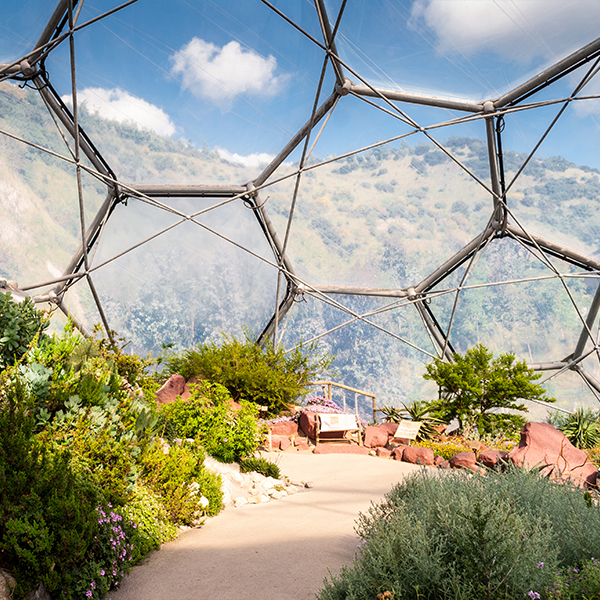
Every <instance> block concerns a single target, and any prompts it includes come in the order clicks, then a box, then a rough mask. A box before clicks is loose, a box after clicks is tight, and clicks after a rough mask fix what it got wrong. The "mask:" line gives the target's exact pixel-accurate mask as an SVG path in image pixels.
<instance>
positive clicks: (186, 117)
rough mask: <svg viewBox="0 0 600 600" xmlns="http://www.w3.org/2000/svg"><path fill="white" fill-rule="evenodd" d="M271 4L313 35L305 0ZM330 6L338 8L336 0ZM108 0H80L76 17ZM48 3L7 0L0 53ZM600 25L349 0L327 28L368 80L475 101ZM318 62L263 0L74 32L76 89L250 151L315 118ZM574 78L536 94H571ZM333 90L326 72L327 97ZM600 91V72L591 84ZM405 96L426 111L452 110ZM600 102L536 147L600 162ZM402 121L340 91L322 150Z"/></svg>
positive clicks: (549, 15) (152, 0)
mask: <svg viewBox="0 0 600 600" xmlns="http://www.w3.org/2000/svg"><path fill="white" fill-rule="evenodd" d="M275 4H276V5H277V6H278V7H279V8H280V9H281V10H282V11H284V12H285V13H286V14H287V15H288V16H289V17H291V18H292V19H293V20H294V21H295V22H297V23H298V24H299V25H300V26H301V27H303V28H304V29H306V31H308V33H310V34H311V35H313V36H315V37H316V38H320V29H319V25H318V20H317V18H316V13H315V9H314V5H313V3H312V2H310V1H309V0H292V1H290V0H287V1H283V0H279V1H277V2H275ZM326 4H327V7H328V10H329V13H330V18H331V20H332V21H334V20H335V18H336V16H337V11H338V10H339V7H340V5H341V1H340V0H328V1H327V3H326ZM118 5H119V2H117V1H114V0H90V1H87V0H86V1H85V2H84V4H83V8H82V11H81V15H80V20H79V22H80V23H82V22H84V21H86V20H88V19H90V18H92V17H94V16H96V15H98V14H101V13H102V12H104V11H107V10H110V9H112V8H114V7H116V6H118ZM53 7H54V3H53V2H52V1H51V0H29V1H25V2H23V1H17V0H5V1H4V2H3V3H2V14H3V19H2V25H0V61H11V60H15V59H17V58H18V57H19V56H20V55H21V54H25V53H26V52H27V51H29V50H30V49H31V48H32V46H33V44H34V43H35V41H36V40H37V38H38V36H39V34H40V32H41V31H42V29H43V27H44V25H45V23H46V21H47V18H48V17H49V15H50V14H51V12H52V10H53ZM599 24H600V2H597V1H596V0H586V1H563V0H550V1H548V0H514V1H513V0H496V1H494V0H465V1H462V0H417V1H415V2H412V1H387V0H369V1H368V2H367V1H366V0H349V1H348V3H347V7H346V10H345V13H344V15H343V17H342V20H341V24H340V29H339V34H338V39H337V41H338V50H339V52H340V56H341V58H342V59H343V60H344V61H345V62H346V63H347V64H348V65H349V66H350V67H352V68H353V69H354V70H355V71H356V72H357V74H358V75H360V76H361V77H362V78H364V79H366V80H367V81H369V82H370V83H372V84H375V85H382V86H384V87H388V88H399V89H403V90H406V91H415V92H423V93H434V94H436V95H440V96H451V97H462V98H469V99H473V100H477V101H479V100H482V99H486V98H494V97H497V96H498V95H499V94H501V93H503V92H504V91H506V90H508V89H510V88H512V87H514V86H516V85H518V84H519V83H521V82H523V81H525V80H526V79H527V78H528V77H530V76H531V75H532V74H534V73H535V72H536V71H538V70H539V69H542V68H544V67H545V66H548V65H549V64H552V63H553V62H555V61H556V60H559V59H560V58H562V57H564V56H565V55H567V54H568V53H570V52H571V51H573V50H575V49H577V48H578V47H579V46H582V45H584V44H586V43H588V42H590V41H592V40H593V39H595V37H597V36H598V33H599V32H600V28H599V27H598V25H599ZM68 50H69V49H68V44H67V43H64V44H63V45H62V46H61V47H60V48H59V49H57V50H56V51H54V53H53V54H52V55H51V56H50V58H49V60H48V63H47V69H48V71H49V73H50V77H51V80H52V81H53V83H54V85H55V87H56V88H57V89H58V91H59V92H60V93H61V94H63V95H65V96H67V95H68V94H69V93H70V79H69V77H70V73H69V61H68ZM322 64H323V53H322V51H321V50H320V49H319V48H318V47H317V46H316V45H315V44H314V43H313V42H311V41H310V40H309V39H307V38H306V37H305V36H303V35H302V34H301V33H299V32H298V31H296V30H295V29H294V28H293V27H291V26H290V25H289V24H287V23H285V22H284V21H283V20H282V19H281V18H280V17H279V16H278V15H276V14H275V13H274V12H273V11H272V10H270V9H269V8H268V7H267V6H265V5H264V4H262V3H261V2H260V1H258V0H207V1H198V0H189V1H186V0H169V1H168V2H167V1H165V0H163V1H159V0H139V2H137V3H136V4H134V5H132V6H130V7H127V8H125V9H123V10H122V11H121V12H119V13H117V14H115V15H113V16H111V17H109V18H107V19H105V20H104V21H102V22H100V23H97V24H95V25H92V26H91V27H89V28H86V29H84V30H82V31H80V32H79V33H78V34H77V35H76V66H77V80H78V90H79V91H78V93H79V99H80V101H85V102H87V104H88V107H89V108H90V109H92V110H94V111H97V112H98V113H99V114H100V115H101V116H104V117H106V118H110V119H118V120H131V121H133V122H134V123H136V124H137V125H138V126H139V127H147V128H150V129H153V130H155V131H156V132H158V133H159V134H161V135H166V136H174V137H183V138H185V139H189V140H190V141H191V142H192V143H193V144H194V145H196V146H198V147H202V146H203V145H205V144H206V145H208V146H209V147H211V148H219V149H220V151H221V152H222V153H223V154H224V155H225V156H231V155H232V154H234V155H237V156H238V158H239V160H240V161H245V162H249V163H252V162H253V161H254V162H260V161H261V160H262V161H263V162H264V160H266V159H267V158H268V157H269V156H272V155H273V154H275V153H276V152H278V150H279V149H280V148H281V147H282V146H283V145H284V144H285V143H286V142H287V140H288V139H289V138H290V137H291V135H293V134H294V133H295V131H296V130H297V128H298V127H300V126H301V125H302V123H304V122H305V121H306V120H307V119H308V118H309V115H310V111H311V108H312V105H313V102H314V98H315V91H316V88H317V83H318V80H319V75H320V71H321V67H322ZM576 75H577V74H574V75H572V76H570V77H567V78H565V79H564V80H562V81H561V82H560V83H559V84H558V85H557V86H556V88H555V89H553V90H551V91H548V92H547V93H545V95H544V97H547V98H550V97H563V96H568V95H569V93H570V90H571V89H572V88H573V87H574V85H575V84H576ZM348 77H349V79H351V80H353V81H355V82H357V83H359V80H358V78H357V76H355V75H352V74H348ZM596 79H597V78H596ZM332 89H333V76H332V73H331V69H329V70H328V72H327V75H326V78H325V82H324V86H323V92H322V98H325V97H327V96H328V95H329V94H330V93H331V91H332ZM598 92H600V84H598V83H596V81H595V80H594V81H592V83H591V84H590V87H589V92H588V93H589V94H594V93H598ZM402 108H403V110H406V112H407V113H408V114H409V115H410V116H411V117H412V118H413V119H415V120H416V121H417V122H418V123H420V124H431V123H435V122H439V121H444V120H446V119H449V118H452V117H453V116H458V115H459V113H454V114H453V113H450V112H448V111H442V110H437V109H436V110H432V109H425V108H421V107H415V106H410V105H402ZM557 110H558V109H557V108H553V109H543V110H538V111H528V112H527V113H523V114H520V115H518V116H515V117H511V118H507V129H506V135H505V144H506V145H507V147H508V148H509V149H514V150H518V151H527V150H528V149H529V148H531V147H532V146H533V145H534V144H535V142H536V141H537V138H538V136H539V135H540V134H541V132H543V130H544V128H545V126H546V125H547V124H548V123H549V122H550V121H551V119H552V117H553V116H554V114H556V111H557ZM598 113H600V106H599V105H598V101H588V102H586V103H583V102H581V103H577V104H576V105H575V106H572V107H570V108H569V109H568V111H567V114H566V115H565V118H564V120H562V121H561V123H560V126H559V127H558V128H557V129H556V131H554V132H553V133H552V134H551V135H550V136H549V138H548V141H547V142H545V144H544V145H543V147H542V148H541V156H550V155H554V154H561V155H563V156H566V158H568V159H569V160H573V161H574V162H577V163H580V164H589V165H591V166H596V167H600V151H599V150H598V149H597V148H596V147H595V144H594V139H595V138H597V135H598V119H599V114H598ZM403 131H406V127H405V126H403V125H400V124H399V123H398V122H396V121H394V120H392V119H390V118H389V117H387V116H385V115H384V114H383V113H381V112H380V111H377V110H376V109H374V108H373V107H370V106H368V105H366V104H364V103H362V102H360V101H358V100H355V99H350V98H346V99H344V101H343V102H341V103H340V105H339V107H338V108H337V109H336V111H335V114H334V117H332V118H331V121H330V122H329V124H328V126H327V130H326V131H325V133H324V134H323V139H322V140H321V141H320V142H319V144H318V146H317V148H316V152H317V154H319V155H321V156H325V155H328V154H338V153H342V152H345V151H348V150H351V149H354V148H358V147H362V146H365V145H368V144H371V143H374V142H376V141H378V140H382V139H386V138H388V137H391V136H393V135H398V134H399V133H402V132H403ZM450 135H471V136H476V137H483V128H482V125H481V123H477V124H472V125H469V126H462V127H460V128H457V127H455V128H452V129H444V130H442V131H441V132H440V133H436V136H437V137H438V138H439V139H444V138H445V137H448V136H450ZM414 139H415V141H419V140H417V139H416V138H414Z"/></svg>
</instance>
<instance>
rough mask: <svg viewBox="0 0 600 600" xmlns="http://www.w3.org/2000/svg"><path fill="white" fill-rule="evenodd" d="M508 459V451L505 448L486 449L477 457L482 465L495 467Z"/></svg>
mask: <svg viewBox="0 0 600 600" xmlns="http://www.w3.org/2000/svg"><path fill="white" fill-rule="evenodd" d="M507 459H508V452H504V450H486V451H485V452H482V453H481V454H479V456H478V457H477V461H478V462H480V463H481V464H482V465H484V466H486V467H489V468H490V469H495V468H497V467H498V466H501V465H503V464H505V463H506V461H507Z"/></svg>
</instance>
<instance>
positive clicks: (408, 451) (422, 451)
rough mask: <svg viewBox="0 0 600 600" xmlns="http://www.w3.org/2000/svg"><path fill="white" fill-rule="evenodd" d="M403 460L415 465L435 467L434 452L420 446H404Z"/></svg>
mask: <svg viewBox="0 0 600 600" xmlns="http://www.w3.org/2000/svg"><path fill="white" fill-rule="evenodd" d="M402 460H403V461H404V462H408V463H412V464H413V465H430V466H431V465H433V450H432V449H431V448H421V447H420V446H404V452H402Z"/></svg>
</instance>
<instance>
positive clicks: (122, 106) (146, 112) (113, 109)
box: [62, 88, 176, 136]
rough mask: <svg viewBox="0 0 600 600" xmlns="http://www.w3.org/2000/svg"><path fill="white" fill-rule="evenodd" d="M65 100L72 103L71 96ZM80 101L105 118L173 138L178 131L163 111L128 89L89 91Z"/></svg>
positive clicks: (64, 99)
mask: <svg viewBox="0 0 600 600" xmlns="http://www.w3.org/2000/svg"><path fill="white" fill-rule="evenodd" d="M62 99H63V101H64V102H65V103H68V104H69V105H71V104H72V100H71V96H63V98H62ZM77 101H78V102H79V103H80V104H85V105H86V107H87V109H88V110H89V111H90V112H92V113H95V114H97V115H98V116H100V117H102V118H103V119H108V120H110V121H118V122H119V123H124V122H129V123H133V124H134V125H136V126H137V127H139V128H140V129H150V130H152V131H154V132H155V133H158V134H159V135H164V136H171V135H173V134H174V133H175V131H176V128H175V124H174V123H173V121H171V119H170V117H169V115H167V113H166V112H165V111H164V110H162V108H159V107H158V106H155V105H154V104H150V102H146V101H145V100H142V99H141V98H136V97H135V96H132V95H131V94H130V93H129V92H126V91H125V90H120V89H118V88H113V89H110V90H109V89H105V88H85V89H83V90H81V91H78V92H77Z"/></svg>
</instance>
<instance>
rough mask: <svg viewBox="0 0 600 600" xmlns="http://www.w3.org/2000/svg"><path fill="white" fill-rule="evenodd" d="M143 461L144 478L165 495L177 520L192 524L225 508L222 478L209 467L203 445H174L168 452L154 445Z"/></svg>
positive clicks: (151, 486) (167, 509) (166, 508)
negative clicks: (206, 465)
mask: <svg viewBox="0 0 600 600" xmlns="http://www.w3.org/2000/svg"><path fill="white" fill-rule="evenodd" d="M140 464H141V473H140V475H141V479H142V481H143V482H144V484H145V485H147V486H148V487H149V488H150V489H151V490H152V491H153V492H154V493H155V494H157V495H158V496H159V497H160V498H161V501H162V503H163V506H164V507H165V510H166V512H167V514H168V515H169V519H171V521H172V522H173V523H177V524H182V525H191V524H193V523H195V522H198V521H199V519H200V518H201V517H202V516H204V515H216V514H217V513H218V512H219V511H220V510H221V508H222V506H223V494H222V492H221V478H220V476H219V475H214V474H213V473H210V472H208V471H207V470H206V468H205V467H204V453H203V452H202V450H201V449H200V448H198V447H196V446H188V445H182V446H177V445H174V446H171V447H170V449H169V452H168V453H167V454H165V452H164V451H163V448H161V447H160V446H159V445H158V444H154V445H153V446H151V447H149V448H148V449H147V450H146V452H145V453H144V454H143V455H142V457H141V459H140ZM203 498H205V499H206V500H203ZM206 501H208V503H207V502H206Z"/></svg>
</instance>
